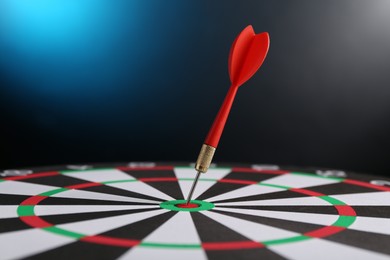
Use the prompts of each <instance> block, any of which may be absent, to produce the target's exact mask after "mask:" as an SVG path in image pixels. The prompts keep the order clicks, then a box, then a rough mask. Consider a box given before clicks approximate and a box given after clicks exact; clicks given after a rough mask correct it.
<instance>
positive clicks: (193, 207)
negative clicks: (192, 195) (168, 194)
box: [160, 200, 214, 212]
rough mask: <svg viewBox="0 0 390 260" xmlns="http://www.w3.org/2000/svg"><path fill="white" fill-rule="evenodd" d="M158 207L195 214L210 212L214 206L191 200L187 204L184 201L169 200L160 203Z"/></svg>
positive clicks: (202, 201)
mask: <svg viewBox="0 0 390 260" xmlns="http://www.w3.org/2000/svg"><path fill="white" fill-rule="evenodd" d="M160 207H161V208H163V209H168V210H172V211H190V212H195V211H201V210H210V209H212V208H214V204H213V203H211V202H207V201H204V200H191V202H190V203H188V204H187V201H186V200H169V201H164V202H163V203H161V204H160Z"/></svg>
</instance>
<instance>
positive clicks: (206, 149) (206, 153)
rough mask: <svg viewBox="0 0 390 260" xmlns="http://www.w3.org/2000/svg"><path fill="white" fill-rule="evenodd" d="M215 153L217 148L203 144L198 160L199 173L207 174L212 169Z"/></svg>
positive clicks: (196, 166) (196, 165) (197, 168)
mask: <svg viewBox="0 0 390 260" xmlns="http://www.w3.org/2000/svg"><path fill="white" fill-rule="evenodd" d="M214 153H215V147H212V146H210V145H207V144H203V145H202V148H201V149H200V153H199V155H198V159H197V160H196V164H195V169H196V170H197V171H198V172H201V173H205V172H207V170H208V169H209V167H210V164H211V161H212V160H213V156H214Z"/></svg>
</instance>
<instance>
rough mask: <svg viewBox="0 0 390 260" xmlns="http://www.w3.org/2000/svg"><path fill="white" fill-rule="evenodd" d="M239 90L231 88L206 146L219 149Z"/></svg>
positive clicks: (209, 134) (207, 138)
mask: <svg viewBox="0 0 390 260" xmlns="http://www.w3.org/2000/svg"><path fill="white" fill-rule="evenodd" d="M237 90H238V88H237V87H235V86H231V87H230V89H229V91H228V93H227V95H226V97H225V100H224V101H223V104H222V106H221V108H220V109H219V112H218V114H217V116H216V118H215V120H214V123H213V125H212V126H211V129H210V131H209V133H208V135H207V137H206V140H205V142H204V143H205V144H207V145H210V146H212V147H214V148H217V146H218V143H219V139H220V138H221V135H222V132H223V128H224V127H225V124H226V121H227V119H228V116H229V113H230V109H231V108H232V105H233V101H234V98H235V96H236V94H237Z"/></svg>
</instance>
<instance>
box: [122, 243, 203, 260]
mask: <svg viewBox="0 0 390 260" xmlns="http://www.w3.org/2000/svg"><path fill="white" fill-rule="evenodd" d="M118 259H119V260H127V259H131V260H133V259H137V260H150V259H169V260H203V259H207V256H206V254H205V252H204V251H203V249H201V248H199V249H198V248H196V249H193V248H180V249H178V248H152V247H139V246H138V247H134V248H132V249H130V250H129V251H127V252H126V253H125V254H123V255H122V256H121V257H119V258H118Z"/></svg>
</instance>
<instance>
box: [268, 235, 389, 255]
mask: <svg viewBox="0 0 390 260" xmlns="http://www.w3.org/2000/svg"><path fill="white" fill-rule="evenodd" d="M268 249H270V250H272V251H274V252H275V253H277V254H279V255H281V256H284V257H286V258H288V259H293V260H295V259H296V260H298V259H299V260H313V259H315V260H329V259H353V260H367V259H370V260H389V256H387V255H384V254H380V253H376V252H372V251H368V250H364V249H361V248H357V247H352V246H348V245H344V244H339V243H336V242H331V241H327V240H322V239H316V238H314V239H310V240H304V241H299V242H293V243H288V244H279V245H273V246H269V247H268Z"/></svg>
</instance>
